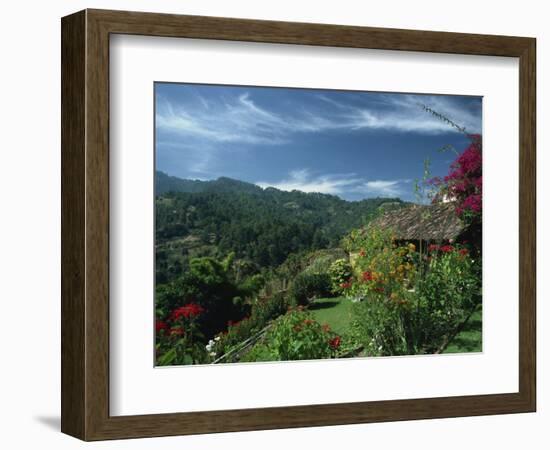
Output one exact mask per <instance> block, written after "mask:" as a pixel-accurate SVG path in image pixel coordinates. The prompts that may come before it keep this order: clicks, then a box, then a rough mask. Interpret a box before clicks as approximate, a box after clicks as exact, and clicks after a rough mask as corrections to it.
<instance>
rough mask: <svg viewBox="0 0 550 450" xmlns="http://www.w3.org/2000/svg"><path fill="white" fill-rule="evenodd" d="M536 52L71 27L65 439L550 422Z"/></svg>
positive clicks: (462, 38)
mask: <svg viewBox="0 0 550 450" xmlns="http://www.w3.org/2000/svg"><path fill="white" fill-rule="evenodd" d="M535 169H536V163H535V39H533V38H525V37H506V36H488V35H469V34H458V33H442V32H435V31H416V30H414V31H413V30H396V29H380V28H366V27H349V26H338V25H320V24H305V23H287V22H271V21H254V20H241V19H228V18H215V17H199V16H178V15H168V14H153V13H134V12H122V11H103V10H86V11H81V12H78V13H75V14H73V15H70V16H67V17H65V18H63V20H62V431H63V432H65V433H67V434H70V435H73V436H76V437H79V438H81V439H84V440H101V439H117V438H131V437H148V436H166V435H181V434H195V433H211V432H224V431H243V430H259V429H273V428H285V427H304V426H320V425H334V424H348V423H367V422H378V421H395V420H409V419H421V418H441V417H458V416H467V415H485V414H501V413H514V412H530V411H534V410H535V405H536V395H535V374H536V366H535V361H536V346H535V345H536V341H535V300H536V296H535V242H536V236H535V215H536V211H535V198H536V197H535V172H536V170H535Z"/></svg>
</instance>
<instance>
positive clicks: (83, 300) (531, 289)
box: [61, 10, 536, 440]
mask: <svg viewBox="0 0 550 450" xmlns="http://www.w3.org/2000/svg"><path fill="white" fill-rule="evenodd" d="M61 31H62V47H61V55H62V130H61V138H62V174H61V175H62V203H61V205H62V208H61V212H62V308H61V311H62V333H61V336H62V344H61V351H62V402H61V403H62V408H61V409H62V414H61V429H62V431H63V432H64V433H67V434H69V435H72V436H75V437H78V438H80V439H83V440H100V439H118V438H137V437H151V436H168V435H183V434H198V433H215V432H227V431H245V430H260V429H275V428H291V427H308V426H321V425H337V424H350V423H367V422H381V421H397V420H411V419H427V418H442V417H459V416H474V415H487V414H503V413H517V412H531V411H535V409H536V330H535V325H536V291H535V289H536V287H535V282H536V258H535V257H536V254H535V252H536V248H535V244H536V178H535V176H536V160H535V158H536V150H535V149H536V123H535V122H536V117H535V113H536V105H535V101H536V100H535V89H536V83H535V74H536V68H535V64H536V63H535V60H536V40H535V39H534V38H524V37H508V36H490V35H473V34H461V33H446V32H433V31H416V30H414V31H413V30H398V29H382V28H366V27H351V26H338V25H321V24H309V23H308V24H306V23H289V22H273V21H257V20H242V19H228V18H217V17H201V16H179V15H170V14H154V13H135V12H123V11H105V10H85V11H80V12H78V13H75V14H72V15H70V16H67V17H64V18H63V19H62V22H61ZM116 33H119V34H138V35H146V36H170V37H184V38H202V39H222V40H234V41H253V42H265V43H286V44H305V45H316V46H337V47H355V48H370V49H384V50H401V51H421V52H434V53H458V54H469V55H487V56H508V57H517V58H519V66H520V68H519V72H520V102H519V105H518V106H519V114H520V141H519V149H520V151H519V157H520V192H519V195H520V202H519V217H520V229H519V240H520V258H519V259H520V260H519V267H518V270H519V274H520V285H519V299H520V308H519V331H520V333H519V344H520V345H519V347H520V351H519V392H517V393H506V394H495V395H477V396H463V397H445V398H422V399H408V400H392V401H377V402H360V403H343V404H326V405H313V406H312V405H305V406H290V407H277V408H261V409H246V410H230V411H210V412H189V413H174V414H157V415H144V416H120V417H119V416H117V417H112V416H110V415H109V407H108V406H109V382H108V381H109V325H108V324H109V315H108V311H109V277H108V275H109V269H108V261H109V258H108V255H109V245H108V242H109V206H108V205H109V201H108V200H109V166H108V162H109V133H108V129H109V107H108V106H109V103H108V95H109V35H110V34H116Z"/></svg>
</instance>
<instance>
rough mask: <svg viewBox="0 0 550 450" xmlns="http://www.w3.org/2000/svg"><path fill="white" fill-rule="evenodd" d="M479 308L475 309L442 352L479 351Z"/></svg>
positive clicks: (480, 326) (480, 328)
mask: <svg viewBox="0 0 550 450" xmlns="http://www.w3.org/2000/svg"><path fill="white" fill-rule="evenodd" d="M481 330H482V325H481V308H480V309H478V310H477V311H475V312H474V313H473V314H472V315H471V316H470V319H469V320H468V322H467V323H466V325H465V326H464V328H463V330H462V331H461V332H460V333H458V334H457V335H456V337H455V338H454V339H453V340H452V341H451V343H450V344H449V345H448V347H447V348H446V349H445V351H444V352H443V353H467V352H481V350H482V348H481Z"/></svg>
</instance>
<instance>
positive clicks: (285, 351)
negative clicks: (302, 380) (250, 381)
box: [247, 310, 340, 361]
mask: <svg viewBox="0 0 550 450" xmlns="http://www.w3.org/2000/svg"><path fill="white" fill-rule="evenodd" d="M339 345H340V338H339V337H338V336H336V335H334V334H333V333H331V332H330V331H329V330H328V329H327V328H326V327H323V326H322V325H321V324H320V323H319V322H316V321H315V320H313V318H312V316H311V314H309V313H307V312H305V311H301V310H293V311H290V312H288V313H287V314H285V315H284V316H281V317H279V319H277V320H276V321H275V322H274V324H273V326H272V328H271V329H270V330H269V331H268V333H267V335H266V337H265V340H264V341H263V342H262V343H261V344H259V346H258V348H257V349H253V350H252V351H251V352H250V353H249V354H248V355H247V361H253V360H255V358H268V359H267V360H269V361H273V360H276V361H292V360H303V359H320V358H330V357H332V356H334V355H335V352H336V350H337V348H338V346H339ZM256 360H258V361H264V360H265V359H256Z"/></svg>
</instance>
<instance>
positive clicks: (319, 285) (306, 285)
mask: <svg viewBox="0 0 550 450" xmlns="http://www.w3.org/2000/svg"><path fill="white" fill-rule="evenodd" d="M329 295H331V285H330V277H329V275H328V274H326V273H322V274H321V273H306V272H302V273H301V274H299V275H298V276H296V278H295V279H294V281H293V282H292V286H291V288H290V298H291V299H292V301H293V302H294V304H295V305H307V304H308V303H309V302H310V301H311V300H312V299H313V298H315V297H326V296H329Z"/></svg>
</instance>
